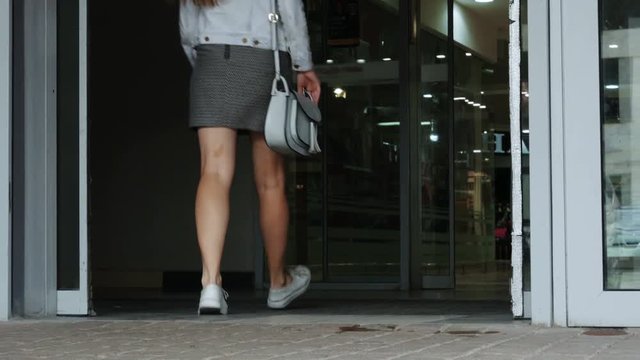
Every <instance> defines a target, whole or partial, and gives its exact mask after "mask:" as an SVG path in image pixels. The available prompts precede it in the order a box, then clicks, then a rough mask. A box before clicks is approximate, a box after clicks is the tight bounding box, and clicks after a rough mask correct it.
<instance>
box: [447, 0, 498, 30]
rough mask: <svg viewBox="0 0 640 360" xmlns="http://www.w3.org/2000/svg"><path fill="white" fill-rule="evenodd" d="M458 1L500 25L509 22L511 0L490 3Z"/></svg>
mask: <svg viewBox="0 0 640 360" xmlns="http://www.w3.org/2000/svg"><path fill="white" fill-rule="evenodd" d="M456 2H457V3H458V4H460V5H462V6H464V7H466V8H469V9H471V10H472V11H473V12H475V13H477V14H478V15H480V16H482V17H483V18H486V19H487V21H490V22H492V23H494V24H496V25H498V26H506V25H508V24H509V0H494V1H493V2H490V3H478V2H476V1H475V0H456Z"/></svg>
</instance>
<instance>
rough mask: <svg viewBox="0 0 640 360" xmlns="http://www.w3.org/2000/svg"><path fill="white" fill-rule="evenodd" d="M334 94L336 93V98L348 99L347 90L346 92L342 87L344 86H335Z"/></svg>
mask: <svg viewBox="0 0 640 360" xmlns="http://www.w3.org/2000/svg"><path fill="white" fill-rule="evenodd" d="M333 95H334V96H335V97H336V98H343V99H346V98H347V92H346V91H344V89H342V88H335V89H334V90H333Z"/></svg>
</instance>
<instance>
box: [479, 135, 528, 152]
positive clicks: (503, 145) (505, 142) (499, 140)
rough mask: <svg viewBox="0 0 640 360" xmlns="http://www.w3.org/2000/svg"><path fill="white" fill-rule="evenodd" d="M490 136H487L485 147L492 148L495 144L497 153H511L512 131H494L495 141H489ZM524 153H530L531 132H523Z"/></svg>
mask: <svg viewBox="0 0 640 360" xmlns="http://www.w3.org/2000/svg"><path fill="white" fill-rule="evenodd" d="M488 137H489V136H487V137H485V147H486V149H487V150H489V149H491V147H490V146H491V145H495V148H494V153H495V154H497V155H509V154H510V153H511V133H508V132H505V133H502V132H496V133H493V141H489V138H488ZM522 155H529V134H522Z"/></svg>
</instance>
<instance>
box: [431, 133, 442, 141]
mask: <svg viewBox="0 0 640 360" xmlns="http://www.w3.org/2000/svg"><path fill="white" fill-rule="evenodd" d="M429 139H430V140H431V141H432V142H438V140H440V136H438V134H431V135H429Z"/></svg>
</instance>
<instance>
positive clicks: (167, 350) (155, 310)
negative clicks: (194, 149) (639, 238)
mask: <svg viewBox="0 0 640 360" xmlns="http://www.w3.org/2000/svg"><path fill="white" fill-rule="evenodd" d="M397 303H398V302H396V308H390V309H389V308H388V307H387V305H388V304H387V303H385V302H380V301H371V302H367V301H364V300H358V301H353V302H348V303H346V304H345V302H344V301H343V302H340V304H339V305H336V304H335V303H333V304H329V305H327V306H326V309H318V307H317V305H318V304H317V303H313V302H307V303H306V304H304V305H302V306H299V307H294V309H292V310H290V311H268V310H263V309H264V307H263V306H262V307H261V308H259V306H260V305H263V304H261V303H255V302H248V303H246V304H244V305H243V304H239V306H237V307H236V308H235V309H236V310H235V311H236V313H234V314H231V315H228V316H217V317H197V316H194V315H193V309H192V305H193V304H192V303H191V302H188V303H179V304H178V305H176V306H175V307H170V308H167V307H166V306H164V307H163V306H155V307H153V306H150V307H149V308H148V309H151V310H152V311H147V312H146V313H147V315H146V316H142V315H141V314H143V313H145V311H144V310H145V309H138V308H137V307H129V308H127V305H126V304H117V303H109V304H106V305H103V306H102V308H103V309H104V310H103V311H102V313H103V315H101V316H98V317H93V318H57V319H49V320H14V321H10V322H6V323H0V359H65V360H66V359H135V360H142V359H203V360H204V359H278V360H279V359H283V360H289V359H291V360H293V359H354V360H358V359H389V360H390V359H407V360H409V359H492V360H500V359H548V360H553V359H613V360H615V359H640V336H639V335H640V329H564V328H540V327H535V326H531V325H530V324H529V322H527V321H513V320H511V319H509V317H508V316H504V315H507V314H504V309H503V308H504V304H501V305H497V306H487V305H482V304H480V305H478V304H475V305H464V304H457V308H456V307H455V306H454V307H453V308H452V307H451V305H450V304H449V303H446V304H445V303H428V302H423V301H422V302H421V301H412V302H404V303H401V304H400V305H398V304H397ZM385 304H386V305H385ZM165 305H166V304H165ZM187 305H188V306H187ZM109 308H111V309H112V310H111V311H112V312H109V311H107V310H108V309H109ZM400 308H402V309H404V311H400V310H399V309H400ZM113 309H120V310H122V311H121V312H119V313H118V312H114V310H113ZM163 309H164V310H163ZM186 309H188V311H187V310H186ZM232 309H234V308H232ZM249 309H253V312H250V311H249ZM256 309H259V310H256ZM384 309H387V310H384ZM496 309H497V310H499V311H497V310H496ZM138 310H139V311H138ZM243 310H244V311H243ZM438 312H441V314H438ZM501 312H502V313H501ZM99 315H100V313H99Z"/></svg>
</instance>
